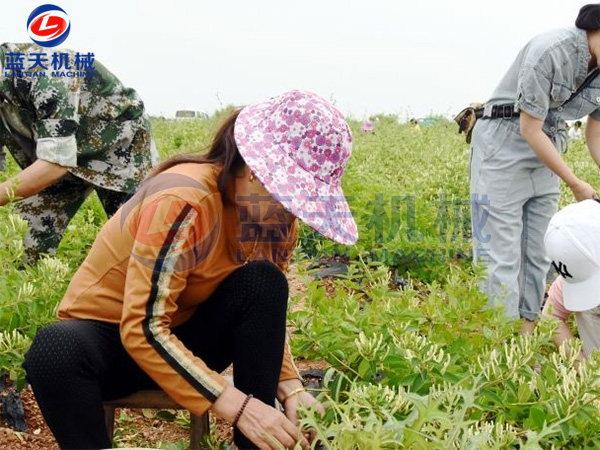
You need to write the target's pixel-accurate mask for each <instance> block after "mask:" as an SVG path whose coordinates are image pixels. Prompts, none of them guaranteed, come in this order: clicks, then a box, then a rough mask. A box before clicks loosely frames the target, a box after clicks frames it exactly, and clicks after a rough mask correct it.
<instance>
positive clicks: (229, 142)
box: [150, 109, 246, 205]
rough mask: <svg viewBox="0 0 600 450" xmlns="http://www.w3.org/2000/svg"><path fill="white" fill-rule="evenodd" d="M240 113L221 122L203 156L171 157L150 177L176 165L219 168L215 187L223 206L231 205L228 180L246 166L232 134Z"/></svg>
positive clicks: (237, 112) (234, 113) (233, 114)
mask: <svg viewBox="0 0 600 450" xmlns="http://www.w3.org/2000/svg"><path fill="white" fill-rule="evenodd" d="M240 111H241V109H238V110H236V111H234V112H233V113H232V114H231V115H230V116H229V117H227V118H226V119H225V120H224V121H223V123H222V124H221V126H219V129H218V130H217V133H216V134H215V137H214V138H213V140H212V143H211V144H210V147H209V149H208V153H206V154H204V155H194V154H186V155H175V156H172V157H171V158H169V159H167V160H166V161H164V162H162V163H161V164H160V165H159V166H158V167H156V168H155V169H154V170H153V171H152V173H151V174H150V177H153V176H154V175H158V174H159V173H161V172H163V171H165V170H167V169H170V168H171V167H173V166H176V165H177V164H184V163H200V164H215V165H218V166H221V167H222V170H221V172H220V173H219V175H218V177H217V186H218V188H219V192H220V193H221V199H222V200H223V204H224V205H231V204H232V200H231V199H230V198H229V195H228V193H227V185H228V183H229V179H230V178H231V177H233V176H235V174H236V173H237V172H238V171H239V170H240V169H242V168H243V167H244V165H245V164H246V163H245V162H244V159H243V158H242V155H240V152H239V150H238V148H237V145H236V143H235V137H234V134H233V130H234V127H235V121H236V119H237V117H238V115H239V114H240Z"/></svg>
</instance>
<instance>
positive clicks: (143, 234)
mask: <svg viewBox="0 0 600 450" xmlns="http://www.w3.org/2000/svg"><path fill="white" fill-rule="evenodd" d="M219 171H220V168H219V167H218V166H214V165H211V164H199V163H184V164H179V165H176V166H174V167H172V168H170V169H168V170H166V171H164V172H162V173H161V174H159V175H157V176H155V177H153V178H151V179H149V180H148V181H146V182H145V183H143V184H142V185H141V186H140V189H139V191H138V192H137V194H136V195H135V196H134V197H133V198H132V199H130V200H129V201H128V202H127V203H125V205H123V206H122V207H121V209H119V211H118V212H117V213H116V214H115V215H114V216H113V217H112V218H111V219H110V220H109V221H108V222H107V223H106V224H105V225H104V227H103V228H102V230H101V231H100V233H99V235H98V237H97V238H96V241H95V242H94V245H93V247H92V249H91V251H90V253H89V255H88V256H87V258H86V259H85V261H84V262H83V264H82V265H81V267H80V268H79V270H78V271H77V272H76V274H75V276H74V277H73V279H72V280H71V283H70V285H69V287H68V289H67V292H66V293H65V296H64V298H63V300H62V301H61V303H60V305H59V307H58V312H57V316H58V318H59V319H61V320H70V319H93V320H100V321H105V322H111V323H115V324H119V325H120V334H121V340H122V342H123V346H124V347H125V349H126V350H127V352H128V353H129V355H130V356H131V357H132V358H133V359H134V361H135V362H136V363H137V364H138V365H139V366H140V368H142V369H143V370H144V371H145V372H146V373H147V374H148V375H149V376H150V377H151V378H152V379H153V380H154V381H155V382H156V383H157V384H158V385H159V386H160V387H161V388H162V389H163V390H164V391H165V392H166V393H167V394H168V395H169V396H170V397H171V398H173V400H175V401H176V402H177V403H179V404H180V405H181V406H183V407H185V408H187V409H188V410H189V411H191V412H192V413H194V414H198V415H201V414H203V413H204V412H205V411H206V410H207V409H208V408H209V407H210V406H211V404H212V403H213V402H214V401H215V400H216V399H217V397H218V396H219V395H220V394H221V392H223V390H224V389H225V387H226V386H227V381H226V380H225V379H224V378H223V377H222V376H221V375H220V374H218V373H216V372H214V371H213V370H211V369H210V368H209V367H207V366H206V364H205V363H204V362H203V361H202V360H201V359H200V358H198V357H196V356H195V355H194V354H192V352H190V351H189V350H188V349H187V348H186V347H185V346H184V345H183V344H182V342H181V341H180V340H179V339H177V337H176V336H175V335H173V334H172V333H171V328H173V327H176V326H178V325H180V324H182V323H184V322H186V321H187V320H188V319H190V317H191V316H192V315H193V314H194V312H195V310H196V307H197V306H198V305H199V304H200V303H202V302H204V301H205V300H206V299H208V298H209V297H210V295H211V294H212V293H213V292H214V291H215V289H216V288H217V286H219V284H220V283H221V282H222V281H223V280H224V279H225V278H226V277H227V276H228V275H229V274H231V273H232V272H233V271H234V270H236V269H237V268H239V267H241V266H242V265H243V264H244V262H245V261H247V260H252V261H254V260H270V261H272V262H273V263H275V264H276V265H277V266H278V267H279V268H281V269H282V270H285V269H286V267H287V264H288V261H289V259H290V257H291V256H292V253H293V250H294V248H295V245H296V239H297V234H298V226H297V223H296V221H294V224H293V226H292V227H291V231H290V232H289V233H287V236H279V239H260V238H259V237H258V235H256V236H255V239H254V238H253V239H251V241H250V242H240V230H241V223H240V222H241V220H240V214H239V212H238V210H237V208H236V207H233V206H224V205H223V201H222V199H221V194H220V192H219V190H218V188H217V175H218V173H219ZM295 378H300V375H299V373H298V370H297V369H296V367H295V365H294V362H293V359H292V356H291V354H290V351H289V346H288V345H287V343H286V345H285V351H284V358H283V364H282V367H281V373H280V380H281V381H283V380H289V379H295Z"/></svg>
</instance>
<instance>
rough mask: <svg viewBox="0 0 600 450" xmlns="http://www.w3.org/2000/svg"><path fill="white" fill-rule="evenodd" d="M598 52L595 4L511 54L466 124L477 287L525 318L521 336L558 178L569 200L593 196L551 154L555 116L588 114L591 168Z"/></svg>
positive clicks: (539, 287)
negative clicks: (479, 271)
mask: <svg viewBox="0 0 600 450" xmlns="http://www.w3.org/2000/svg"><path fill="white" fill-rule="evenodd" d="M599 57H600V4H593V5H587V6H584V7H583V8H582V9H581V11H580V13H579V15H578V17H577V20H576V26H575V27H568V28H562V29H559V30H555V31H551V32H548V33H545V34H542V35H539V36H537V37H535V38H533V39H532V40H531V41H530V42H529V43H528V44H527V45H526V46H525V47H524V48H523V49H522V50H521V52H520V53H519V54H518V56H517V58H516V60H515V62H514V63H513V64H512V66H511V67H510V68H509V70H508V72H507V73H506V75H505V76H504V78H503V79H502V81H501V82H500V84H499V86H498V87H497V89H496V91H495V92H494V93H493V95H492V98H491V99H490V100H489V101H488V102H487V103H486V104H485V108H484V110H483V117H482V118H480V119H479V120H478V121H477V123H476V124H475V128H474V130H473V137H472V142H471V163H470V185H471V213H472V227H473V241H474V242H473V243H474V260H475V262H476V263H480V264H484V265H485V266H486V267H487V277H486V278H485V280H484V282H483V283H482V285H481V289H482V290H483V291H484V292H486V293H488V294H489V297H490V302H491V303H492V304H495V303H497V302H499V303H502V304H503V305H504V306H505V311H506V314H507V315H508V316H509V317H512V318H519V317H521V318H523V319H525V321H524V323H523V326H522V330H521V331H522V332H523V333H529V332H531V330H533V328H534V322H533V321H535V320H536V318H538V316H539V314H540V312H541V305H542V299H543V297H544V292H545V280H546V274H547V272H548V269H549V262H548V261H547V260H546V256H545V251H544V234H545V232H546V228H547V226H548V222H549V221H550V218H551V217H552V215H553V214H554V213H555V212H556V208H557V203H558V197H559V180H560V179H562V180H563V181H564V182H565V183H566V184H567V186H569V187H570V189H571V190H572V192H573V195H574V196H575V198H576V199H577V201H581V200H585V199H592V198H597V196H598V195H597V194H596V190H595V189H594V188H593V187H592V186H590V185H589V184H588V183H586V182H585V181H583V180H581V179H579V178H578V177H577V175H576V174H575V173H573V171H572V170H571V169H570V168H569V166H568V165H567V164H566V163H565V161H564V160H563V159H562V157H561V155H560V152H561V151H562V150H563V149H565V147H566V142H567V134H566V129H565V120H566V119H568V120H576V119H580V118H582V117H585V116H588V121H587V127H586V140H587V145H588V147H589V150H590V153H591V155H592V157H593V159H594V161H595V162H596V164H599V165H600V109H599V108H600V102H599V101H598V94H597V92H600V77H596V75H597V70H598V64H599V59H598V58H599ZM586 80H588V81H587V82H586ZM574 93H576V95H573V94H574Z"/></svg>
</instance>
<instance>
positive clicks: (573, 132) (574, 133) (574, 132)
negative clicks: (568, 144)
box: [569, 120, 581, 139]
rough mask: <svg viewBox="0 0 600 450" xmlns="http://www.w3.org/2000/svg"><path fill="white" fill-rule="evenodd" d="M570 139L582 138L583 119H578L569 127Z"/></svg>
mask: <svg viewBox="0 0 600 450" xmlns="http://www.w3.org/2000/svg"><path fill="white" fill-rule="evenodd" d="M569 139H581V121H580V120H578V121H576V122H575V123H574V124H573V126H572V127H571V128H569Z"/></svg>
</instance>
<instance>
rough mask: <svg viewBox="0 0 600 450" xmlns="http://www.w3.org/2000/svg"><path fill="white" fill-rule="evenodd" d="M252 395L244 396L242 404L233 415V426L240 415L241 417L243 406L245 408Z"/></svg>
mask: <svg viewBox="0 0 600 450" xmlns="http://www.w3.org/2000/svg"><path fill="white" fill-rule="evenodd" d="M252 397H254V396H253V395H252V394H248V395H247V396H246V399H245V400H244V403H243V404H242V407H241V408H240V410H239V411H238V413H237V415H236V416H235V419H234V420H233V426H234V427H235V426H236V425H237V423H238V420H240V417H242V413H243V412H244V408H246V405H247V404H248V402H249V401H250V399H251V398H252Z"/></svg>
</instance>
